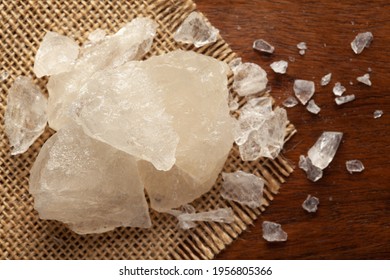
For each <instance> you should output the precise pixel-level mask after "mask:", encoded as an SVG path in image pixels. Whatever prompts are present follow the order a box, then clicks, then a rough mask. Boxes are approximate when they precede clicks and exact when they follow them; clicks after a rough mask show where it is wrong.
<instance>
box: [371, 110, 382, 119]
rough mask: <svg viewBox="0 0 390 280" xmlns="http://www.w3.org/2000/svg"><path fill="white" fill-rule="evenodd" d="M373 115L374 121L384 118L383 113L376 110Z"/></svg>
mask: <svg viewBox="0 0 390 280" xmlns="http://www.w3.org/2000/svg"><path fill="white" fill-rule="evenodd" d="M373 115H374V119H378V118H380V117H382V115H383V111H382V110H375V111H374V114H373Z"/></svg>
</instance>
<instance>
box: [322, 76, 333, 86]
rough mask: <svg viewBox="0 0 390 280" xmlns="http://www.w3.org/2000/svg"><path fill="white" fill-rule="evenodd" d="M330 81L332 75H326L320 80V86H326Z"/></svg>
mask: <svg viewBox="0 0 390 280" xmlns="http://www.w3.org/2000/svg"><path fill="white" fill-rule="evenodd" d="M331 79H332V73H328V74H326V75H325V76H323V77H322V78H321V86H326V85H327V84H329V82H330V80H331Z"/></svg>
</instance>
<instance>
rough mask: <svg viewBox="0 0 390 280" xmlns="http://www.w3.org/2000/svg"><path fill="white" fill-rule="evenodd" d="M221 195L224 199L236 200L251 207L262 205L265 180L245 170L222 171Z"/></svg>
mask: <svg viewBox="0 0 390 280" xmlns="http://www.w3.org/2000/svg"><path fill="white" fill-rule="evenodd" d="M222 178H223V183H222V189H221V195H222V197H223V198H224V199H227V200H233V201H236V202H238V203H240V204H242V205H247V206H249V207H251V208H257V207H260V206H261V203H262V199H263V188H264V180H263V179H261V178H259V177H257V176H255V175H253V174H249V173H246V172H243V171H236V172H234V173H222Z"/></svg>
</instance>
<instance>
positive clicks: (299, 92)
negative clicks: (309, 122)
mask: <svg viewBox="0 0 390 280" xmlns="http://www.w3.org/2000/svg"><path fill="white" fill-rule="evenodd" d="M314 92H315V87H314V82H312V81H306V80H295V81H294V93H295V96H296V97H297V98H298V100H299V101H301V103H302V104H303V105H306V103H307V102H308V101H309V100H310V98H312V96H313V95H314Z"/></svg>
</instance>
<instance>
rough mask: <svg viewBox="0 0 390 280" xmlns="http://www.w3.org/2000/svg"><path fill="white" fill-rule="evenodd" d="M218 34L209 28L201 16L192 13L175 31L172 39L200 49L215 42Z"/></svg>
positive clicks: (212, 28) (217, 31)
mask: <svg viewBox="0 0 390 280" xmlns="http://www.w3.org/2000/svg"><path fill="white" fill-rule="evenodd" d="M218 34H219V30H218V29H216V28H215V27H213V26H211V24H210V23H208V22H207V21H206V19H205V17H204V16H203V15H202V14H200V13H198V12H192V13H191V14H190V15H189V16H188V17H187V18H186V19H185V20H184V21H183V23H182V24H181V25H180V26H179V28H178V29H177V30H176V32H175V34H174V35H173V38H174V39H175V41H177V42H181V43H185V44H193V45H194V46H195V47H197V48H200V47H202V46H205V45H208V44H211V43H214V42H216V41H217V37H218Z"/></svg>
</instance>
